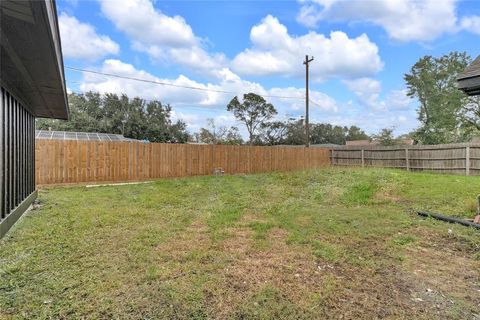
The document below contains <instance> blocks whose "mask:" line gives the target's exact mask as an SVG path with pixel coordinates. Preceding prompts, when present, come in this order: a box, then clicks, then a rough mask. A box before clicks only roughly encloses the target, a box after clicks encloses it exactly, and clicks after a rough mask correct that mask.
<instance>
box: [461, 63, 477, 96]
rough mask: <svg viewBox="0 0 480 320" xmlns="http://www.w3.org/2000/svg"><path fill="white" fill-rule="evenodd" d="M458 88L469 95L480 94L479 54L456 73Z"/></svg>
mask: <svg viewBox="0 0 480 320" xmlns="http://www.w3.org/2000/svg"><path fill="white" fill-rule="evenodd" d="M457 81H458V89H460V90H462V91H463V92H465V93H466V94H467V95H469V96H475V95H480V56H478V57H477V59H475V60H474V61H473V62H472V63H471V64H470V65H469V66H468V67H467V68H466V69H465V71H463V72H462V73H460V74H459V75H458V78H457Z"/></svg>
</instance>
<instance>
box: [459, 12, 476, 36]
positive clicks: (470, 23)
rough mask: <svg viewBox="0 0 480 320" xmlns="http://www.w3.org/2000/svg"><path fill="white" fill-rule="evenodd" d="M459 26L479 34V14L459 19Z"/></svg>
mask: <svg viewBox="0 0 480 320" xmlns="http://www.w3.org/2000/svg"><path fill="white" fill-rule="evenodd" d="M460 28H461V29H463V30H466V31H470V32H472V33H476V34H480V16H468V17H463V18H462V20H461V21H460Z"/></svg>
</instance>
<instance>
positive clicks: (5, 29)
mask: <svg viewBox="0 0 480 320" xmlns="http://www.w3.org/2000/svg"><path fill="white" fill-rule="evenodd" d="M0 20H1V29H0V30H1V31H0V32H1V34H0V44H1V57H0V63H1V65H0V67H1V74H0V83H1V85H2V86H4V87H5V88H6V89H7V90H8V91H9V92H11V93H12V94H13V95H14V96H15V98H17V99H18V100H19V101H20V102H21V103H22V104H23V105H24V107H25V108H27V109H29V110H30V111H31V112H32V113H33V114H34V115H35V116H37V117H45V118H58V119H67V118H68V105H67V95H66V87H65V75H64V70H63V59H62V51H61V44H60V33H59V31H58V21H57V10H56V7H55V1H54V0H36V1H25V0H1V1H0Z"/></svg>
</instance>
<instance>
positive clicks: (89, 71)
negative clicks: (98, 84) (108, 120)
mask: <svg viewBox="0 0 480 320" xmlns="http://www.w3.org/2000/svg"><path fill="white" fill-rule="evenodd" d="M65 69H69V70H72V71H77V72H86V73H92V74H97V75H102V76H108V77H114V78H119V79H125V80H132V81H139V82H145V83H151V84H156V85H162V86H169V87H176V88H183V89H190V90H198V91H207V92H216V93H225V94H237V93H236V92H234V91H226V90H218V89H208V88H201V87H194V86H186V85H180V84H173V83H168V82H162V81H156V80H147V79H141V78H135V77H128V76H121V75H118V74H113V73H107V72H100V71H94V70H87V69H81V68H75V67H69V66H65ZM258 95H259V96H262V97H265V98H278V99H299V100H305V97H293V96H277V95H265V94H258Z"/></svg>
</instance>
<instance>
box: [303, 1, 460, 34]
mask: <svg viewBox="0 0 480 320" xmlns="http://www.w3.org/2000/svg"><path fill="white" fill-rule="evenodd" d="M456 2H457V0H382V1H376V0H369V1H347V0H332V1H327V2H326V1H318V0H310V1H309V0H306V1H303V6H302V7H301V8H300V11H299V13H298V15H297V21H298V22H300V23H302V24H304V25H305V26H307V27H310V28H312V27H316V26H317V24H318V23H319V22H320V21H334V22H335V21H349V22H352V21H353V22H354V21H365V22H368V23H372V24H375V25H378V26H381V27H382V28H384V29H385V31H386V32H387V33H388V35H389V37H390V38H391V39H393V40H396V41H430V40H433V39H435V38H438V37H439V36H441V35H442V34H445V33H448V32H455V31H457V16H456V12H455V5H456Z"/></svg>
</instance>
